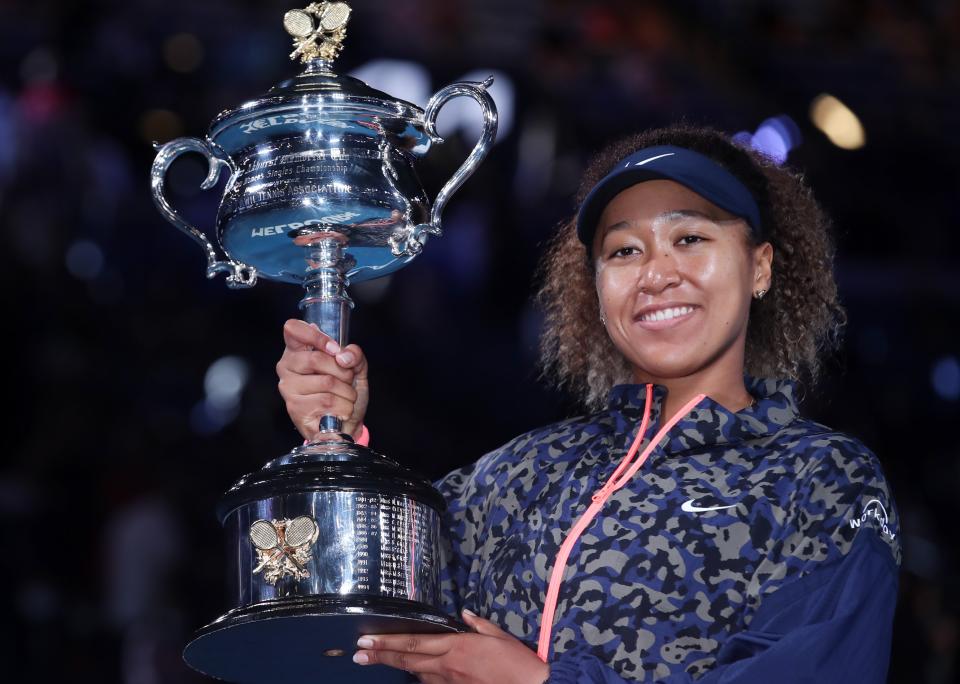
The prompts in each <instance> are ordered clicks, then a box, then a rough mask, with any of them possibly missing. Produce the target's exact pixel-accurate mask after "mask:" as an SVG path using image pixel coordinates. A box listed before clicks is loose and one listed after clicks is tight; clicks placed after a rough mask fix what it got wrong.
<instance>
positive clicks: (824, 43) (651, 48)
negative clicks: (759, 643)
mask: <svg viewBox="0 0 960 684" xmlns="http://www.w3.org/2000/svg"><path fill="white" fill-rule="evenodd" d="M351 4H352V6H353V8H354V14H353V17H352V19H351V23H350V26H349V29H348V35H347V41H346V47H345V49H344V51H343V53H342V55H341V57H340V58H339V60H338V61H337V65H336V68H337V70H338V71H339V72H341V73H346V72H349V71H351V70H360V71H361V72H362V70H363V69H364V68H365V66H369V65H370V63H371V61H373V60H392V62H393V64H394V66H396V65H397V64H400V65H407V66H406V67H405V68H407V71H402V70H400V71H389V70H388V71H387V72H386V73H387V74H388V77H389V75H390V74H393V76H392V78H394V79H396V83H395V84H394V86H395V87H393V88H392V87H391V83H390V82H389V78H388V82H386V83H376V84H374V85H376V86H377V87H379V88H381V89H384V90H387V91H390V92H397V90H398V89H399V90H403V89H404V88H408V89H409V88H412V87H413V86H412V85H411V79H413V80H415V79H414V77H413V76H403V74H405V73H406V74H420V75H421V76H420V79H421V81H422V80H423V74H425V75H426V78H427V80H428V81H429V86H428V92H427V94H429V92H432V91H433V90H436V89H438V88H439V87H441V86H442V85H444V84H446V83H448V82H450V81H452V80H455V79H457V78H460V77H462V76H463V75H464V74H468V73H474V72H490V73H494V72H495V73H496V74H497V75H498V81H497V88H498V90H497V91H496V92H495V96H496V97H497V98H498V103H499V104H500V105H501V110H502V111H503V112H504V114H505V116H504V121H503V125H502V126H501V133H500V135H499V138H498V143H497V145H496V147H495V148H494V150H493V152H492V153H491V154H490V156H489V158H488V159H487V160H486V162H484V164H483V165H482V167H481V168H480V170H479V171H478V172H477V174H476V175H475V176H474V177H473V178H472V179H471V180H470V181H469V182H468V183H467V184H466V185H465V186H464V188H463V189H462V190H461V191H460V192H459V193H458V194H457V195H456V196H455V197H454V199H453V200H452V202H451V204H450V205H449V207H448V210H447V213H446V215H445V217H444V224H445V235H444V237H443V238H441V239H439V240H435V241H432V242H431V243H430V244H429V246H428V248H427V249H426V250H425V251H424V254H423V255H422V256H421V257H420V258H418V259H417V260H416V261H414V262H413V263H412V264H411V265H410V266H409V267H408V268H406V269H404V270H402V271H400V272H399V273H397V274H396V275H395V276H393V277H391V278H389V279H383V280H381V281H374V282H371V283H369V284H367V285H364V286H361V287H357V288H356V289H355V292H354V294H355V298H356V300H357V307H356V309H355V312H354V318H353V326H352V333H351V337H352V339H353V340H354V341H356V342H358V343H360V344H361V346H363V347H364V349H365V350H366V352H367V354H368V357H369V359H370V363H371V368H372V371H371V372H372V385H373V397H372V406H371V409H370V412H369V414H368V420H367V423H368V425H370V427H371V430H372V432H373V439H374V444H375V446H376V448H377V449H378V450H380V451H383V452H384V453H387V454H390V455H391V456H393V457H394V458H396V459H398V460H400V461H402V462H404V463H406V464H408V465H410V466H413V467H415V468H417V469H419V470H420V471H422V472H424V473H425V474H426V475H429V476H431V477H438V476H440V475H442V474H443V473H445V472H447V471H448V470H450V469H452V468H454V467H456V466H459V465H462V464H464V463H467V462H469V461H472V460H474V459H476V458H477V457H478V456H480V455H481V454H482V453H484V452H485V451H487V450H489V449H491V448H494V447H496V446H498V445H499V444H501V443H502V442H504V441H506V440H507V439H509V438H510V437H512V436H514V435H516V434H518V433H520V432H522V431H525V430H527V429H530V428H532V427H535V426H537V425H540V424H543V423H547V422H550V421H552V420H555V419H558V418H560V417H563V416H566V415H570V414H571V413H572V412H573V411H576V407H575V405H574V404H573V402H572V401H571V400H570V399H569V398H568V397H564V396H563V395H561V394H558V393H556V392H554V391H552V390H551V389H550V388H549V387H547V386H546V385H545V384H544V383H543V382H541V381H540V380H539V379H538V371H537V368H536V347H537V337H538V333H539V327H540V314H539V312H538V310H537V308H536V306H535V305H534V302H533V301H532V300H531V292H532V291H533V289H534V286H535V272H536V266H537V260H538V256H539V254H540V251H541V249H542V245H543V243H544V241H545V240H546V239H547V238H548V237H549V236H550V234H551V232H552V230H553V229H554V227H555V226H556V224H557V223H558V222H559V221H561V220H563V219H564V218H565V217H566V216H568V215H569V214H570V212H571V211H572V209H573V193H574V192H575V190H576V187H577V183H578V179H579V173H580V170H581V169H582V168H583V166H584V164H585V163H586V161H587V159H589V157H590V155H591V154H592V153H593V152H595V151H596V150H597V149H598V148H599V147H601V146H602V145H603V144H604V143H606V142H609V141H612V140H614V139H615V138H617V137H619V136H621V135H624V134H627V133H629V132H631V131H635V130H637V129H642V128H647V127H651V126H656V125H661V124H664V123H668V122H673V121H677V120H681V119H683V120H688V121H691V122H696V123H709V124H711V125H714V126H716V127H718V128H721V129H723V130H726V131H729V132H730V133H736V132H739V131H746V132H751V131H754V130H755V129H756V128H757V126H758V125H759V124H760V123H761V122H762V121H764V120H766V119H768V118H769V117H774V116H780V115H782V116H785V117H789V118H790V120H792V121H793V122H794V124H795V127H796V131H797V133H799V136H798V138H797V142H798V143H799V144H798V145H797V146H796V148H795V149H793V150H792V151H791V153H790V156H789V159H788V161H787V163H788V164H790V165H791V166H793V167H795V168H797V169H799V170H800V171H802V173H803V174H804V175H805V177H806V178H807V180H808V182H809V183H810V185H811V186H812V187H813V189H814V192H815V194H816V195H817V197H818V198H819V199H820V201H821V202H822V203H823V204H824V205H825V206H826V208H827V209H828V211H829V212H830V214H831V215H832V217H833V218H834V220H835V223H836V230H837V240H838V246H839V253H838V262H837V277H838V281H839V284H840V292H841V297H842V300H843V302H844V303H845V305H846V306H847V308H848V313H849V319H850V323H849V326H848V328H847V331H846V343H845V347H844V351H843V353H841V354H840V355H838V356H837V357H836V358H834V359H832V361H831V363H830V364H829V367H828V370H827V373H826V378H825V380H824V382H823V383H822V384H821V385H820V386H818V387H810V388H806V390H805V396H806V401H805V404H804V408H805V411H806V412H807V413H808V414H809V415H811V416H812V417H814V418H815V419H817V420H820V421H821V422H824V423H827V424H829V425H831V426H833V427H836V428H838V429H841V430H844V431H847V432H850V433H852V434H854V435H855V436H857V437H859V438H860V439H862V440H863V441H864V442H865V443H866V444H867V445H869V446H871V447H872V448H873V449H874V450H875V451H876V452H877V454H878V456H879V457H880V460H881V462H882V463H883V465H884V467H885V469H886V472H887V475H888V477H889V479H890V481H891V483H892V486H893V491H894V495H895V497H896V500H897V503H898V505H899V508H900V512H901V516H902V520H903V530H902V539H903V541H904V549H905V557H904V566H903V571H902V576H901V596H900V603H899V606H898V612H897V624H896V633H895V644H894V649H893V653H894V655H893V663H892V667H891V674H890V681H891V682H911V683H913V682H920V683H929V684H939V683H943V682H953V681H956V680H957V679H958V676H960V675H958V662H957V660H958V658H957V653H958V638H960V633H958V631H960V624H958V619H960V596H958V591H960V574H958V559H957V548H958V547H957V543H956V540H957V536H958V535H957V534H956V531H955V527H954V525H955V522H954V521H955V519H956V513H955V510H954V506H955V505H956V504H955V497H956V492H957V491H958V485H960V440H958V439H957V436H956V433H954V432H953V428H954V427H956V426H957V425H958V424H960V422H958V419H960V410H958V409H960V344H958V342H957V338H956V337H955V334H956V333H955V331H956V329H957V327H956V324H957V323H958V322H960V316H958V314H960V268H958V258H960V256H958V255H960V252H958V250H957V249H956V248H955V244H956V239H955V237H954V236H953V230H954V229H955V227H956V226H957V225H958V223H960V203H958V202H957V196H958V190H960V172H958V163H957V160H958V158H960V4H957V3H953V2H948V1H946V0H913V1H908V0H736V1H731V2H716V1H715V0H672V1H670V2H667V1H666V0H658V1H643V0H610V1H605V2H604V1H591V0H509V1H508V0H404V2H394V1H390V0H353V1H352V2H351ZM296 6H299V5H296V4H293V3H292V2H291V1H290V0H286V1H284V2H279V1H278V0H270V1H264V0H260V1H254V0H204V1H203V2H187V1H186V0H162V1H161V0H126V1H125V2H117V1H115V0H99V1H91V2H83V3H75V2H52V1H49V0H35V1H34V2H25V1H17V0H14V1H13V2H11V1H10V0H7V1H5V2H0V66H2V68H0V230H2V235H3V239H4V242H5V244H6V245H7V247H8V248H9V252H7V254H8V256H9V257H10V258H9V259H8V260H7V266H6V267H5V270H4V271H3V272H2V274H0V278H2V287H3V296H4V302H5V307H4V308H5V310H6V311H7V312H8V314H7V315H8V320H11V325H10V326H7V327H6V328H5V330H6V331H7V332H6V338H7V344H9V345H10V346H9V347H7V349H8V362H9V366H8V367H7V371H6V376H7V378H8V380H7V382H6V383H5V384H6V386H7V387H8V392H9V394H8V401H9V402H10V403H9V404H6V405H7V409H5V412H6V418H7V419H6V421H5V424H6V426H7V427H6V430H5V432H6V434H7V435H8V437H9V439H8V440H7V442H6V443H7V445H8V446H7V447H6V448H5V452H6V453H5V456H4V458H3V460H2V462H0V531H2V535H3V538H5V539H7V543H6V545H5V548H6V551H5V552H4V553H3V554H2V555H0V576H2V577H3V580H4V583H3V586H4V591H3V592H2V593H0V672H3V673H4V679H5V680H6V679H7V676H8V675H9V677H10V679H9V681H14V680H15V679H16V680H19V679H28V678H29V680H30V681H33V682H48V681H49V682H55V681H56V682H59V681H64V680H67V679H69V680H71V681H97V682H124V683H127V684H153V683H154V682H171V683H174V682H189V681H202V678H201V677H200V676H199V675H196V674H193V673H191V672H190V671H189V669H188V668H187V667H186V666H185V665H184V664H183V663H182V661H181V659H180V651H181V649H182V647H183V645H184V644H185V642H186V641H187V640H188V639H189V636H190V633H191V632H192V630H193V629H196V628H197V627H199V626H201V625H202V624H204V623H205V622H207V621H209V620H210V619H212V618H213V617H215V616H217V615H219V614H220V613H222V612H223V611H224V610H225V609H226V608H227V607H228V597H227V596H226V594H225V581H224V577H223V574H224V568H225V562H224V555H225V547H224V543H225V540H224V536H223V535H222V534H221V530H220V528H219V525H218V523H217V521H216V519H215V518H214V515H213V509H214V505H215V503H216V500H217V498H218V496H219V494H220V492H222V491H223V490H224V489H226V488H227V487H228V486H229V485H230V484H231V483H232V482H233V481H234V480H235V479H236V478H238V477H239V476H240V475H242V474H243V473H245V472H248V471H250V470H253V469H255V468H258V467H259V466H260V465H262V464H263V463H264V462H265V461H266V460H268V459H270V458H273V457H276V456H278V455H280V454H282V453H284V452H285V451H287V450H288V449H289V448H290V447H291V446H293V445H294V444H296V443H297V441H298V439H297V434H296V432H295V431H294V429H293V428H292V426H291V425H290V424H289V422H288V420H287V418H286V414H285V412H284V409H283V406H282V402H281V401H280V398H279V396H278V393H277V392H276V378H275V376H274V370H273V368H274V364H275V362H276V360H277V359H278V358H279V356H280V352H281V349H282V338H281V325H282V322H283V321H284V320H285V319H286V318H289V317H292V316H296V315H297V309H296V302H297V301H298V299H299V296H300V294H299V293H298V292H297V289H296V288H295V287H292V286H288V285H282V284H276V283H269V282H265V283H262V284H260V285H258V286H257V287H256V288H254V289H252V290H248V291H241V292H237V291H228V290H227V288H226V287H225V285H224V283H223V282H222V279H218V280H213V281H208V280H206V279H205V278H204V275H203V266H204V262H203V258H202V255H201V253H200V252H199V250H197V249H196V246H195V245H194V244H193V243H191V242H190V241H188V240H186V239H184V237H183V236H182V235H180V234H179V233H177V232H176V231H175V230H173V229H172V228H171V227H170V226H169V225H168V224H166V222H165V221H164V220H163V219H162V218H161V217H160V215H159V214H158V213H157V211H156V210H155V209H154V207H153V204H152V202H151V199H150V192H149V184H148V172H149V168H150V164H151V161H152V159H153V155H154V149H153V147H152V143H153V142H164V141H166V140H169V139H171V138H174V137H177V136H180V135H198V136H202V135H203V134H204V132H205V131H206V129H207V126H208V124H209V122H210V120H211V119H212V118H213V117H214V116H215V115H216V114H217V113H218V112H219V111H221V110H223V109H226V108H230V107H235V106H237V105H239V104H240V103H241V102H244V101H246V100H249V99H251V98H254V97H255V96H257V95H260V94H262V93H263V92H265V91H266V90H267V89H268V88H269V87H270V86H271V85H273V84H275V83H276V82H278V81H280V80H282V79H283V78H287V77H289V76H291V75H293V74H294V73H296V72H297V70H298V68H299V67H298V66H297V65H294V64H293V63H291V62H290V61H289V60H288V59H287V57H286V55H287V54H288V53H289V51H290V45H289V36H287V34H286V33H285V32H284V30H283V28H282V25H281V19H282V16H283V13H284V12H285V11H286V10H288V9H291V8H293V7H296ZM411 69H412V71H411ZM376 73H381V74H382V72H376ZM401 81H403V82H401ZM414 90H416V89H414ZM411 92H413V91H411ZM822 93H830V94H832V95H834V96H836V97H838V98H839V99H840V100H842V101H843V102H844V103H845V104H846V105H847V106H848V107H849V108H850V110H851V111H852V112H854V113H855V114H856V116H857V117H858V119H859V120H860V122H861V123H862V125H863V128H864V131H865V144H864V145H863V146H862V147H860V148H858V149H841V148H839V147H837V146H835V145H834V144H833V143H832V142H831V141H830V139H829V138H828V137H827V136H826V135H825V134H824V133H823V132H822V131H820V130H819V129H818V128H817V127H815V126H814V125H813V123H812V122H811V120H810V118H809V115H808V112H809V109H810V106H811V102H813V100H814V98H816V97H817V96H818V95H820V94H822ZM418 104H420V105H423V104H424V102H418ZM469 114H470V112H467V115H469ZM473 114H475V115H477V116H478V114H477V113H476V112H473ZM442 124H443V120H442V119H441V131H440V132H441V133H444V130H443V127H442ZM447 137H448V142H447V143H446V144H445V145H443V146H440V147H438V148H436V149H435V150H433V151H431V153H430V154H429V155H428V157H427V158H426V159H425V160H423V161H422V162H421V163H420V166H419V170H420V171H421V174H422V179H423V181H424V184H425V185H426V187H427V188H428V191H429V192H430V193H431V194H435V193H436V191H437V190H438V189H439V188H440V187H441V185H442V184H443V182H444V181H445V179H446V178H448V177H449V176H450V175H451V174H452V173H453V171H454V170H455V169H456V167H457V166H458V165H459V163H460V161H461V160H462V158H463V157H464V156H465V155H466V154H467V153H468V152H469V149H470V147H471V146H472V145H473V139H472V138H470V136H469V127H468V126H464V127H462V133H456V134H454V135H449V136H447ZM801 139H802V141H801ZM204 171H205V169H204V168H203V165H202V163H201V162H200V161H199V158H197V159H191V158H184V159H183V160H182V161H178V162H177V164H176V165H175V166H174V168H173V169H172V170H171V174H170V177H169V178H170V179H169V185H170V187H171V189H172V190H171V196H172V198H173V201H174V203H175V204H176V206H177V207H178V208H179V209H180V210H181V211H182V212H183V213H184V214H185V215H186V216H187V217H188V218H189V219H190V220H192V221H193V222H195V223H196V224H197V225H200V226H204V227H210V226H212V225H213V221H214V217H215V215H216V210H217V205H218V201H219V197H220V194H219V193H220V190H221V189H222V185H221V186H218V188H217V189H214V190H210V191H201V190H200V187H199V185H200V181H201V180H202V179H203V176H204Z"/></svg>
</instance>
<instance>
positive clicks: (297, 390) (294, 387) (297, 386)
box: [277, 374, 357, 413]
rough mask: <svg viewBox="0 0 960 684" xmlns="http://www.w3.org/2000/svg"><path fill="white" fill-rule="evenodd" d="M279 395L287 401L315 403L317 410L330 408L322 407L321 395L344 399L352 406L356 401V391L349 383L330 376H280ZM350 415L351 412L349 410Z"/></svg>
mask: <svg viewBox="0 0 960 684" xmlns="http://www.w3.org/2000/svg"><path fill="white" fill-rule="evenodd" d="M277 387H279V388H280V394H281V396H283V398H284V399H285V400H287V401H295V400H301V399H302V400H303V401H305V402H317V403H316V404H315V406H316V407H317V408H330V407H329V406H326V405H324V404H323V403H322V402H323V401H324V400H323V399H322V396H321V395H326V394H330V395H333V396H334V397H340V398H341V399H346V400H347V401H348V402H350V403H351V404H353V403H354V402H355V401H356V400H357V390H356V388H354V386H353V385H352V384H350V383H349V382H344V381H343V380H338V379H337V378H335V377H333V376H332V375H296V374H292V375H286V376H283V375H281V376H280V381H279V382H278V383H277ZM350 412H351V413H352V412H353V410H352V409H351V411H350Z"/></svg>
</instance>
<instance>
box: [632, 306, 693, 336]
mask: <svg viewBox="0 0 960 684" xmlns="http://www.w3.org/2000/svg"><path fill="white" fill-rule="evenodd" d="M679 307H687V308H689V309H692V311H690V313H685V314H683V315H682V316H677V317H676V318H671V319H668V320H665V321H645V320H643V316H646V315H647V314H650V313H654V312H656V311H662V310H664V309H675V308H679ZM699 308H700V307H698V306H696V305H695V304H688V303H686V302H668V303H664V304H651V305H650V306H645V307H643V308H642V309H640V310H639V311H637V313H636V314H634V317H633V321H634V323H636V324H637V325H639V326H640V327H641V328H643V329H644V330H666V329H667V328H673V327H676V326H678V325H681V324H682V323H684V322H686V321H688V320H690V319H691V318H692V317H693V316H694V314H696V313H697V311H698V309H699Z"/></svg>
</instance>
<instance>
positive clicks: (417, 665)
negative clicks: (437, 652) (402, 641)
mask: <svg viewBox="0 0 960 684" xmlns="http://www.w3.org/2000/svg"><path fill="white" fill-rule="evenodd" d="M439 660H440V659H439V658H438V657H437V656H432V655H424V654H422V653H404V652H401V651H364V650H361V651H357V652H356V653H354V654H353V662H355V663H356V664H357V665H386V666H388V667H395V668H397V669H398V670H406V671H407V672H413V673H414V674H439V673H440V667H439V663H438V661H439Z"/></svg>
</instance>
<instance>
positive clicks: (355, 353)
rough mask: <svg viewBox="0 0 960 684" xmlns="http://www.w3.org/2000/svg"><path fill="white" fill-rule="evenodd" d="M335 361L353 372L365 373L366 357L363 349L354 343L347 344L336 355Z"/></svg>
mask: <svg viewBox="0 0 960 684" xmlns="http://www.w3.org/2000/svg"><path fill="white" fill-rule="evenodd" d="M335 358H336V360H337V363H338V364H340V365H341V366H342V367H344V368H351V369H353V370H354V371H355V372H362V373H363V374H364V375H366V373H367V357H366V356H364V354H363V350H362V349H360V347H359V346H358V345H356V344H348V345H347V346H346V347H344V348H343V350H342V351H341V352H340V353H339V354H337V355H336V357H335Z"/></svg>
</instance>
